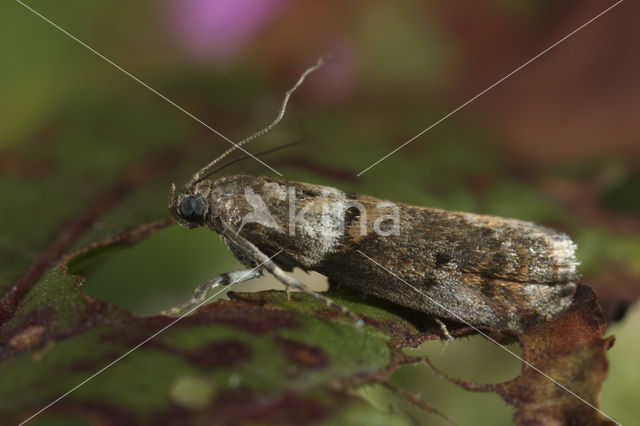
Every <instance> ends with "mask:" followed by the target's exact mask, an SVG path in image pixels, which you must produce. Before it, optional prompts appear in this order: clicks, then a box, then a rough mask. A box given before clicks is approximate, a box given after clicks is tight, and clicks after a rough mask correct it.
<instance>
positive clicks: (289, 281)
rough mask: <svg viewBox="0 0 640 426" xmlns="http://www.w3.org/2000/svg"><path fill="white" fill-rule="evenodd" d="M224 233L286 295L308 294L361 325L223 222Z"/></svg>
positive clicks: (359, 320) (354, 315)
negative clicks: (295, 291)
mask: <svg viewBox="0 0 640 426" xmlns="http://www.w3.org/2000/svg"><path fill="white" fill-rule="evenodd" d="M223 226H224V231H223V235H224V236H225V237H226V238H228V239H229V240H230V241H231V242H233V243H234V244H236V245H237V246H238V247H239V248H240V249H242V250H243V251H244V252H245V253H246V254H248V255H249V256H250V257H252V258H253V259H254V261H255V262H256V263H259V264H261V265H262V266H263V267H264V268H265V269H266V270H267V271H269V272H270V273H271V274H272V275H273V276H274V277H275V278H276V279H277V280H278V281H280V282H281V283H282V284H284V285H285V288H286V290H287V294H288V292H289V290H290V289H295V290H298V291H301V292H302V293H305V294H308V295H309V296H311V297H313V298H314V299H317V300H320V301H321V302H324V304H325V305H327V306H328V307H331V308H334V309H337V310H338V311H340V312H342V313H343V314H345V315H348V316H349V317H351V318H353V319H354V320H355V322H356V324H357V325H358V326H361V325H362V324H363V321H362V320H361V319H360V317H359V316H358V315H356V314H355V313H353V312H352V311H350V310H349V309H347V308H346V307H344V306H342V305H340V304H338V303H336V302H334V301H333V300H331V299H329V298H328V297H326V296H323V295H321V294H319V293H316V292H315V291H313V290H311V289H310V288H309V287H307V286H306V285H304V284H303V283H301V282H300V281H298V280H297V279H295V278H294V277H292V276H291V275H289V274H288V273H286V272H285V271H284V270H283V269H282V268H280V267H279V266H278V265H276V264H275V263H274V262H272V261H271V259H270V258H269V257H268V256H267V255H266V254H265V253H263V252H262V251H261V250H260V249H259V248H258V247H256V246H255V245H254V244H253V243H252V242H251V241H249V240H247V239H246V238H244V237H242V236H241V235H238V234H236V232H235V231H234V230H233V228H231V227H230V226H229V225H227V224H226V223H224V222H223Z"/></svg>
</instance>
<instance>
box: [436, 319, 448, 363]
mask: <svg viewBox="0 0 640 426" xmlns="http://www.w3.org/2000/svg"><path fill="white" fill-rule="evenodd" d="M433 319H434V320H435V321H436V322H437V323H438V325H439V326H440V330H442V334H443V335H444V337H446V338H447V341H446V342H445V344H444V348H442V352H441V353H440V354H441V355H442V354H444V351H446V350H447V346H449V343H451V342H453V336H452V335H451V334H450V333H449V330H448V329H447V326H446V325H445V324H444V323H443V322H442V321H440V320H439V319H438V318H436V317H434V318H433Z"/></svg>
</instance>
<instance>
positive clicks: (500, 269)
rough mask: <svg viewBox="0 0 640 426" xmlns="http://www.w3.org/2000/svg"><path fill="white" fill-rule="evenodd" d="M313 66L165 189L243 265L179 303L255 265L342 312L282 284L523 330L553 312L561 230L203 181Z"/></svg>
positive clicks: (274, 183) (184, 214) (185, 217)
mask: <svg viewBox="0 0 640 426" xmlns="http://www.w3.org/2000/svg"><path fill="white" fill-rule="evenodd" d="M321 64H322V59H321V60H319V61H318V63H317V64H316V65H315V66H313V67H311V68H309V69H307V70H306V71H305V73H304V74H302V76H301V77H300V79H299V80H298V82H297V83H296V84H295V85H294V86H293V87H292V89H290V90H289V91H288V92H287V93H286V95H285V98H284V101H283V103H282V107H281V109H280V113H279V114H278V117H277V118H276V120H275V121H274V122H273V123H271V124H270V125H269V126H267V127H266V128H265V129H263V130H261V131H259V132H257V133H256V134H254V135H252V136H250V137H248V138H246V139H244V140H243V141H241V142H239V143H238V144H237V145H236V146H234V147H232V148H230V149H229V150H227V151H226V152H224V153H223V154H222V155H221V156H219V157H218V158H216V159H215V160H214V161H212V162H211V163H209V164H208V165H207V166H205V167H204V168H203V169H201V170H200V171H198V172H197V173H196V174H194V175H193V177H192V178H191V180H190V181H189V182H188V183H187V184H186V185H185V186H184V187H183V188H182V189H181V190H179V191H177V190H176V188H175V185H173V184H172V186H171V191H170V201H169V210H170V212H171V215H172V216H173V218H174V219H175V220H176V221H177V222H178V223H179V224H181V225H183V226H186V227H187V228H196V227H201V226H205V227H207V228H209V229H211V230H213V231H214V232H217V233H218V234H219V235H220V237H221V238H222V240H223V241H224V243H225V244H226V246H227V247H228V248H229V250H230V251H231V253H232V254H233V255H234V256H235V257H236V258H237V259H238V260H239V261H240V262H241V263H242V264H243V265H244V266H245V267H246V268H247V269H244V270H241V271H234V272H230V273H227V274H222V275H219V276H217V277H214V278H213V279H211V280H209V281H208V282H207V283H205V285H203V286H202V287H200V288H199V289H198V290H196V293H195V295H194V298H193V299H192V300H191V301H190V302H189V304H195V303H198V302H201V301H202V300H204V297H205V295H206V293H207V291H208V289H210V288H211V287H215V286H218V285H224V284H229V283H230V282H237V281H245V280H249V279H253V278H256V277H258V276H260V275H261V274H262V273H263V271H264V270H266V271H268V272H270V273H271V274H273V275H274V276H275V278H277V279H278V280H279V281H281V282H282V283H283V284H284V285H285V287H286V288H287V291H288V290H289V289H295V290H300V291H303V292H305V293H308V294H310V295H312V296H313V297H315V298H318V299H320V300H322V301H324V302H325V303H326V304H327V305H329V306H333V307H335V308H337V309H339V310H341V311H342V312H344V313H345V314H348V315H352V316H354V315H353V314H352V313H351V312H350V311H349V310H347V309H345V308H344V307H342V306H340V305H338V304H336V303H334V302H333V301H332V300H331V299H329V298H327V297H325V296H324V295H322V294H319V293H316V292H313V291H311V290H310V289H308V288H307V286H305V285H304V284H303V283H301V282H299V281H298V280H297V279H295V278H294V277H292V276H291V275H290V274H289V272H290V271H292V270H293V268H296V267H297V268H301V269H303V270H305V271H317V272H319V273H321V274H323V275H325V276H326V277H328V279H329V283H330V284H331V285H336V284H339V285H340V286H341V287H346V288H350V289H352V290H355V291H357V292H362V293H365V294H368V295H372V296H376V297H378V298H382V299H384V300H387V301H390V302H392V303H394V304H397V305H400V306H404V307H407V308H411V309H413V310H416V311H419V312H423V313H425V314H427V315H430V316H432V317H434V318H435V319H437V320H440V319H444V320H452V321H456V322H462V323H466V324H468V325H473V326H475V327H494V328H498V329H513V330H518V331H524V330H526V329H528V328H530V327H532V326H534V325H536V324H539V323H542V322H544V321H547V320H549V319H551V318H553V317H555V316H557V315H559V314H560V313H562V312H564V311H565V310H566V309H567V308H568V307H569V305H570V304H571V302H572V298H573V294H574V293H575V290H576V280H577V279H578V278H579V275H578V272H577V266H578V261H577V260H576V257H575V250H576V245H575V244H574V243H573V242H572V241H571V239H570V238H569V237H568V236H567V235H565V234H563V233H559V232H555V231H553V230H551V229H549V228H546V227H543V226H539V225H536V224H533V223H530V222H526V221H522V220H516V219H509V218H502V217H495V216H485V215H478V214H471V213H462V212H456V211H447V210H442V209H436V208H428V207H419V206H412V205H407V204H402V203H393V202H391V201H387V200H381V199H378V198H374V197H370V196H366V195H361V194H355V193H352V192H345V191H341V190H339V189H336V188H332V187H327V186H320V185H314V184H310V183H303V182H292V181H288V180H285V179H282V178H275V177H267V176H250V175H245V174H240V175H230V176H222V177H219V178H217V179H210V177H211V175H212V174H214V173H215V172H217V171H218V169H216V170H213V171H211V170H212V167H213V166H214V165H216V164H218V163H219V162H220V160H221V159H222V158H224V157H226V156H227V155H228V154H229V153H231V152H232V151H234V150H235V149H238V148H239V147H240V146H242V145H244V144H246V143H247V142H249V141H251V140H253V139H255V138H257V137H259V136H261V135H262V134H264V133H266V132H267V131H269V130H270V129H271V128H273V127H274V126H275V125H276V124H277V123H278V122H279V121H280V119H281V118H282V116H283V114H284V111H285V108H286V104H287V101H288V99H289V96H290V95H291V93H293V91H294V90H295V89H296V88H297V87H298V86H299V85H300V84H301V83H302V81H303V80H304V78H305V77H306V75H307V74H309V73H310V72H312V71H315V70H316V69H317V68H319V67H320V66H321ZM258 266H259V267H258ZM256 267H257V268H256ZM407 284H410V285H407ZM412 287H413V288H412ZM177 309H179V308H177ZM439 322H440V321H439ZM440 324H442V323H441V322H440Z"/></svg>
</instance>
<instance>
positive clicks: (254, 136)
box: [188, 56, 330, 186]
mask: <svg viewBox="0 0 640 426" xmlns="http://www.w3.org/2000/svg"><path fill="white" fill-rule="evenodd" d="M329 57H330V56H321V57H320V58H319V59H318V62H316V64H315V65H314V66H312V67H309V68H307V69H306V71H305V72H303V73H302V75H301V76H300V78H298V81H296V84H294V85H293V87H292V88H291V89H289V90H287V92H286V93H285V94H284V99H283V100H282V105H281V106H280V111H279V112H278V115H277V116H276V119H275V120H273V122H272V123H271V124H269V125H268V126H267V127H265V128H264V129H262V130H260V131H258V132H256V133H254V134H252V135H251V136H249V137H246V138H244V139H242V140H241V141H240V142H238V143H236V144H234V145H233V146H232V147H231V148H229V149H227V150H226V151H225V152H223V153H222V154H220V155H219V156H218V157H217V158H216V159H215V160H213V161H212V162H210V163H209V164H207V165H206V166H204V167H203V168H202V169H200V170H199V171H198V172H197V173H196V174H194V175H193V177H192V178H191V180H190V181H189V185H188V186H193V185H195V184H196V183H198V182H199V181H201V180H202V175H203V174H204V173H206V172H207V170H209V169H210V168H211V167H213V166H214V165H216V164H217V163H218V162H219V161H220V160H222V159H223V158H225V157H226V156H227V155H229V154H231V153H232V152H233V151H235V150H236V149H238V148H240V147H241V146H243V145H246V144H247V143H248V142H251V141H252V140H254V139H257V138H259V137H260V136H262V135H264V134H265V133H268V132H269V131H271V130H272V129H273V128H274V127H276V126H277V125H278V123H280V120H282V117H283V116H284V113H285V111H286V109H287V103H288V102H289V98H290V97H291V95H292V94H293V92H295V91H296V89H297V88H298V87H299V86H300V85H301V84H302V82H303V81H304V80H305V78H307V76H308V75H309V74H311V73H312V72H314V71H316V70H317V69H318V68H320V67H321V66H322V65H324V63H325V61H326V60H327V59H329Z"/></svg>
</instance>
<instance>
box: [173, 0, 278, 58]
mask: <svg viewBox="0 0 640 426" xmlns="http://www.w3.org/2000/svg"><path fill="white" fill-rule="evenodd" d="M168 2H169V3H168V8H167V12H168V23H169V27H170V31H171V32H172V33H173V35H174V37H175V38H176V39H177V41H178V43H179V44H180V46H181V47H182V48H183V49H184V50H185V51H186V52H187V53H188V54H190V55H192V56H194V57H195V58H198V59H203V60H212V61H216V62H224V61H228V60H230V59H233V57H234V56H236V55H237V54H238V53H240V52H241V51H242V50H243V49H244V48H245V47H246V46H247V45H249V44H250V43H251V41H252V40H253V39H254V38H255V37H256V36H257V35H258V33H259V32H260V30H262V29H263V28H264V26H265V25H266V24H267V23H268V22H269V21H270V20H271V19H272V18H273V17H274V16H276V15H277V14H278V12H280V10H282V6H283V5H284V4H286V2H287V0H168Z"/></svg>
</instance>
